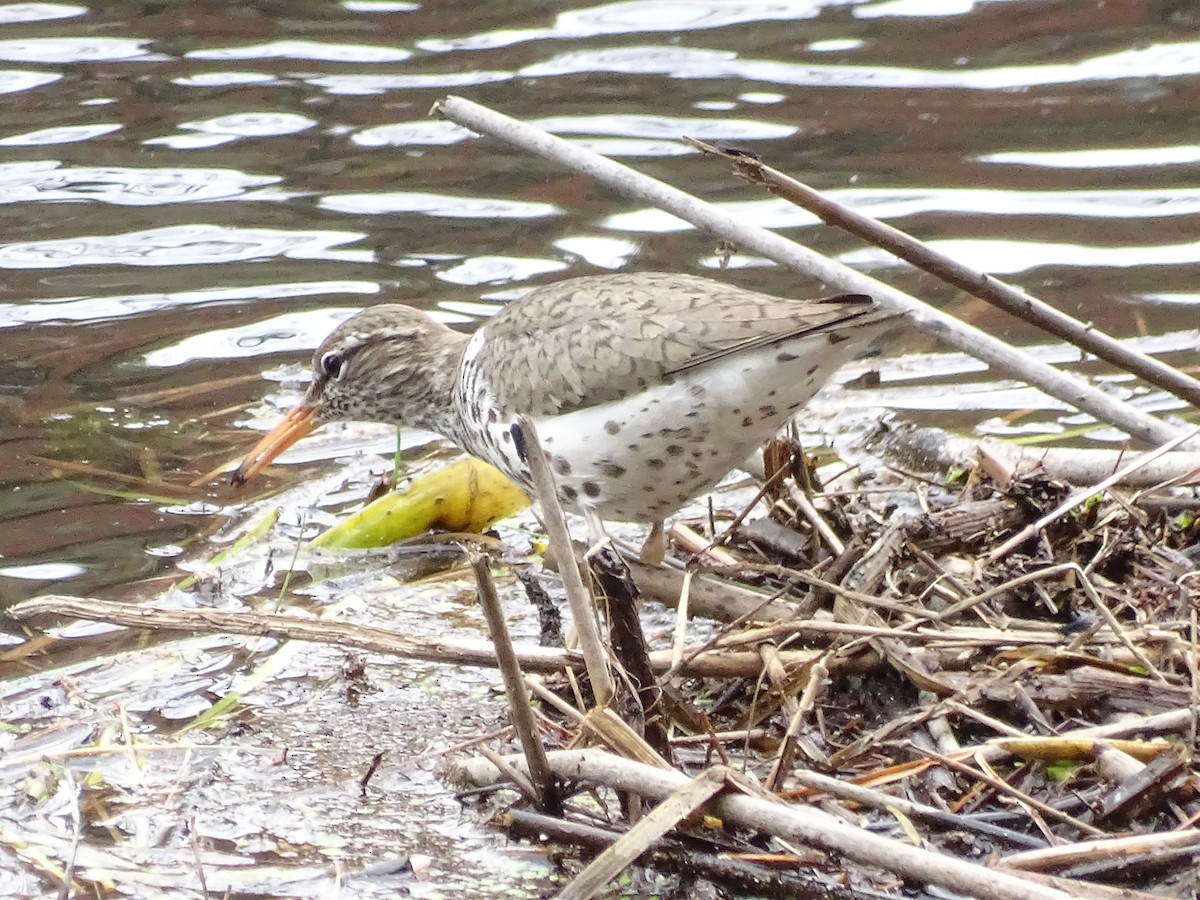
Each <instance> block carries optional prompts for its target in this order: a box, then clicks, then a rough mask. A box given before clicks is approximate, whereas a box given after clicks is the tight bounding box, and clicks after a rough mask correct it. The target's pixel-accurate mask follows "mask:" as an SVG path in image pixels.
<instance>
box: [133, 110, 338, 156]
mask: <svg viewBox="0 0 1200 900" xmlns="http://www.w3.org/2000/svg"><path fill="white" fill-rule="evenodd" d="M316 124H317V123H316V121H314V120H313V119H310V118H308V117H306V116H300V115H297V114H296V113H276V112H244V113H232V114H230V115H227V116H218V117H217V118H215V119H205V120H203V121H199V122H183V123H181V124H180V126H179V127H180V128H181V129H185V130H187V131H189V132H190V134H168V135H165V136H163V137H158V138H150V139H149V140H146V141H143V142H142V143H144V144H162V145H165V146H167V147H171V148H173V149H175V150H194V149H198V148H203V147H215V146H218V145H220V144H228V143H230V142H231V141H237V140H241V139H242V138H251V137H278V136H280V135H285V134H297V133H298V132H301V131H307V130H308V129H309V128H312V127H314V126H315V125H316Z"/></svg>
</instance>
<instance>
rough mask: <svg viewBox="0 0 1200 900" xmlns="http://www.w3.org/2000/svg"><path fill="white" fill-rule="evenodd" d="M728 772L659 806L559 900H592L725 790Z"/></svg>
mask: <svg viewBox="0 0 1200 900" xmlns="http://www.w3.org/2000/svg"><path fill="white" fill-rule="evenodd" d="M727 776H728V772H727V770H726V769H724V768H721V767H720V766H718V767H716V768H713V769H707V770H705V771H704V772H701V773H700V774H699V775H697V776H696V777H695V778H694V779H692V780H691V781H689V782H688V783H687V784H686V785H684V786H683V787H682V788H680V789H679V790H678V791H676V792H675V793H673V794H671V796H669V797H667V798H666V799H665V800H663V801H662V802H661V803H659V804H658V806H656V807H655V808H654V809H653V810H651V811H650V813H648V814H647V815H645V816H643V817H642V819H641V821H639V822H638V823H637V824H636V825H634V826H633V827H632V828H630V829H629V830H628V831H627V832H625V834H623V835H621V837H619V838H618V839H617V840H616V842H615V843H613V845H612V846H611V847H609V848H608V849H606V850H605V851H604V852H602V853H601V854H600V855H599V856H597V857H596V858H595V859H593V860H592V861H591V862H590V863H588V864H587V866H586V867H585V868H584V870H583V871H582V872H580V873H579V874H578V875H576V876H575V878H574V880H573V881H572V882H571V883H570V884H569V885H567V886H566V887H565V888H564V889H563V890H562V892H561V893H560V894H559V895H558V900H591V898H592V897H594V896H595V895H596V894H598V893H599V892H600V891H601V890H603V889H604V886H605V885H606V884H608V882H609V881H611V880H612V879H613V878H616V877H617V876H618V875H619V874H620V873H621V872H622V871H624V870H625V869H626V868H627V867H628V866H629V865H630V864H632V863H633V861H634V860H636V859H637V858H638V857H639V856H641V855H642V854H643V853H645V852H646V851H647V850H649V849H650V848H651V847H652V846H654V843H655V841H657V840H659V839H660V838H661V837H663V836H664V835H665V834H666V833H667V832H668V831H670V830H671V829H672V828H675V827H676V826H677V825H678V824H679V823H680V822H682V821H683V820H684V819H686V818H688V817H689V816H691V815H692V814H694V813H696V812H697V811H699V810H700V809H701V808H703V806H704V804H705V803H707V802H708V801H709V800H711V799H712V798H713V797H715V796H716V795H717V794H718V793H719V792H720V791H722V790H724V788H725V782H726V778H727Z"/></svg>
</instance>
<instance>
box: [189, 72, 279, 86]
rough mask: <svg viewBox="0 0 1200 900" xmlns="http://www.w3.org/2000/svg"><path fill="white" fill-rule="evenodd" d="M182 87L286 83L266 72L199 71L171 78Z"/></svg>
mask: <svg viewBox="0 0 1200 900" xmlns="http://www.w3.org/2000/svg"><path fill="white" fill-rule="evenodd" d="M171 83H172V84H178V85H181V86H182V87H231V86H234V85H239V84H287V83H288V82H286V81H281V80H280V79H278V78H276V77H275V76H274V75H268V74H267V73H266V72H200V73H197V74H196V75H189V76H187V77H186V78H172V79H171Z"/></svg>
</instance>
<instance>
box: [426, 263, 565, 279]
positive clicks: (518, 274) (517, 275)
mask: <svg viewBox="0 0 1200 900" xmlns="http://www.w3.org/2000/svg"><path fill="white" fill-rule="evenodd" d="M565 268H567V264H566V263H565V262H562V261H560V260H557V259H524V258H520V257H514V256H477V257H475V258H473V259H468V260H465V261H463V262H462V263H460V264H458V265H456V266H452V267H450V268H448V269H443V270H441V271H440V272H438V273H437V277H438V278H439V279H441V280H442V281H449V282H451V283H452V284H505V283H508V282H513V281H525V280H527V279H529V278H533V277H534V276H536V275H545V274H546V273H548V272H561V271H562V270H563V269H565Z"/></svg>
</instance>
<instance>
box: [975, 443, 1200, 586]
mask: <svg viewBox="0 0 1200 900" xmlns="http://www.w3.org/2000/svg"><path fill="white" fill-rule="evenodd" d="M1198 434H1200V428H1193V429H1191V430H1189V431H1185V432H1183V433H1182V434H1179V435H1176V436H1175V437H1173V438H1172V439H1171V440H1169V441H1167V442H1166V443H1165V444H1163V445H1162V446H1161V447H1159V448H1158V449H1157V450H1151V451H1150V452H1149V453H1142V454H1139V455H1138V456H1137V457H1136V458H1135V459H1133V460H1132V461H1131V462H1130V463H1129V464H1128V465H1125V466H1122V467H1121V469H1120V471H1118V472H1114V473H1113V474H1112V475H1110V476H1109V477H1108V478H1105V479H1104V480H1103V481H1101V482H1100V483H1099V484H1096V485H1093V486H1091V487H1086V488H1082V489H1081V490H1078V491H1075V492H1074V493H1073V494H1072V495H1071V496H1070V497H1068V498H1067V499H1066V500H1065V501H1063V502H1062V503H1060V504H1059V505H1058V506H1056V507H1055V508H1054V509H1052V510H1050V512H1048V513H1046V514H1045V515H1044V516H1042V517H1041V518H1040V519H1038V520H1037V521H1036V522H1032V523H1030V524H1029V525H1028V526H1026V527H1025V528H1023V529H1022V530H1021V531H1019V532H1017V533H1016V534H1014V535H1013V536H1012V537H1011V538H1009V539H1008V540H1007V541H1005V542H1004V543H1003V544H1001V545H1000V546H999V547H996V548H995V549H994V550H992V551H991V552H990V553H988V554H987V556H985V557H984V562H986V563H989V564H990V563H994V562H996V560H998V559H1003V558H1004V557H1005V556H1007V555H1008V554H1009V553H1011V552H1012V551H1013V550H1015V549H1017V547H1019V546H1021V545H1022V544H1023V543H1025V542H1026V541H1027V540H1029V539H1030V538H1031V537H1033V536H1034V535H1036V534H1037V533H1038V532H1039V531H1041V530H1042V529H1043V528H1045V527H1046V526H1047V525H1049V524H1050V523H1051V522H1054V521H1055V520H1057V519H1059V518H1061V517H1062V516H1065V515H1066V514H1067V513H1069V512H1070V511H1071V510H1073V509H1075V508H1076V507H1078V506H1082V505H1083V504H1084V503H1085V502H1086V501H1087V499H1088V498H1089V497H1092V496H1095V495H1096V494H1099V493H1101V492H1102V491H1107V490H1108V489H1109V488H1110V487H1112V486H1113V485H1115V484H1116V483H1117V482H1119V481H1120V480H1121V479H1122V478H1125V477H1127V476H1128V475H1129V473H1130V472H1135V471H1137V470H1138V469H1139V468H1141V467H1142V466H1145V465H1147V464H1149V463H1152V462H1154V460H1156V459H1158V458H1159V457H1161V456H1165V455H1166V454H1168V453H1170V452H1171V451H1172V450H1174V449H1175V448H1176V447H1178V446H1179V445H1180V444H1182V443H1184V442H1185V441H1187V440H1189V439H1191V438H1192V437H1194V436H1196V435H1198Z"/></svg>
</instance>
